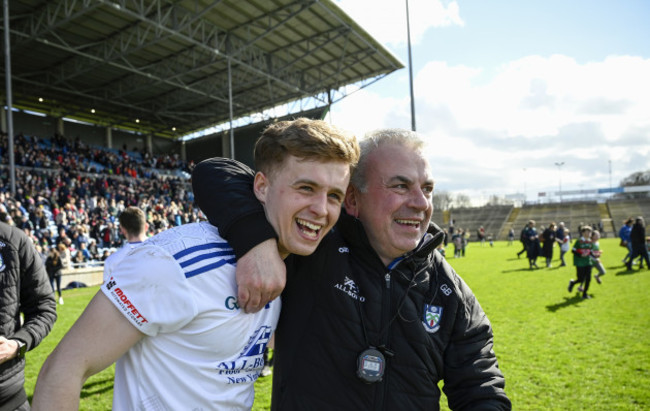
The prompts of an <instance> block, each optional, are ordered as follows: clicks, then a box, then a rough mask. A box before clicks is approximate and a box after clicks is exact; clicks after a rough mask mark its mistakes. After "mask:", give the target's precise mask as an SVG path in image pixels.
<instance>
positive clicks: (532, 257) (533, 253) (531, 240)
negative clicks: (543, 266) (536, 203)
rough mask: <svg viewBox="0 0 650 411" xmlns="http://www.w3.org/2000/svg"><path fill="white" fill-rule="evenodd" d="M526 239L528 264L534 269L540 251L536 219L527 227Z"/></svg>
mask: <svg viewBox="0 0 650 411" xmlns="http://www.w3.org/2000/svg"><path fill="white" fill-rule="evenodd" d="M524 235H525V241H526V257H528V266H529V267H530V269H531V270H532V269H533V268H538V267H537V257H538V256H539V252H540V245H539V234H537V228H535V221H534V220H530V221H529V222H528V226H527V227H526V232H525V233H524Z"/></svg>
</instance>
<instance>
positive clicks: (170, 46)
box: [2, 0, 403, 138]
mask: <svg viewBox="0 0 650 411" xmlns="http://www.w3.org/2000/svg"><path fill="white" fill-rule="evenodd" d="M9 14H10V16H11V17H10V20H9V21H10V30H9V31H10V33H11V36H10V40H11V61H12V68H11V72H12V73H11V74H12V79H13V81H12V88H13V103H14V106H16V107H19V108H23V109H27V110H34V111H40V112H45V113H48V114H50V115H53V116H55V117H70V118H75V119H78V120H85V121H89V122H92V123H97V124H103V125H106V126H112V127H117V128H125V129H131V130H138V131H142V132H148V133H150V132H153V133H155V134H156V135H159V136H165V137H170V138H176V137H180V136H182V135H185V134H188V133H190V132H194V131H197V130H200V129H203V128H206V127H209V126H211V125H214V124H219V123H223V122H228V121H229V119H230V107H229V94H230V87H232V91H231V93H232V113H233V119H237V118H241V117H246V116H249V115H252V114H254V113H258V112H261V111H263V110H266V109H270V108H272V107H275V106H278V105H281V104H285V103H291V102H296V101H300V100H302V99H314V100H315V104H316V105H317V106H319V105H322V106H325V105H328V104H330V103H333V102H335V101H338V100H340V99H341V98H343V97H344V96H345V86H349V85H355V86H359V87H364V86H366V85H368V84H370V83H372V82H374V81H377V80H378V79H380V78H382V77H384V76H386V75H387V74H389V73H391V72H393V71H395V70H397V69H400V68H402V67H403V64H402V63H401V62H400V61H399V60H398V59H397V58H396V57H394V56H393V55H392V54H391V53H390V52H389V51H387V50H386V49H385V48H384V47H383V46H382V45H381V44H379V43H378V42H377V41H375V40H374V39H373V38H372V37H371V36H370V35H368V34H367V33H366V32H365V31H364V30H363V29H362V28H361V27H359V26H358V25H357V24H356V23H355V22H354V21H353V20H352V19H351V18H350V17H348V16H347V15H346V14H345V13H344V12H343V11H342V10H341V9H340V8H338V6H336V5H335V4H334V3H333V2H332V1H331V0H293V1H292V0H223V1H219V0H152V1H145V0H11V2H10V9H9ZM3 31H4V29H3ZM229 63H230V67H231V76H230V77H229ZM2 74H3V77H4V74H5V70H4V65H3V66H2ZM229 79H231V80H230V82H229ZM229 83H230V84H231V86H229ZM39 98H40V99H42V101H39ZM91 109H94V110H95V112H94V113H91ZM136 119H137V120H138V121H139V122H136ZM173 128H175V130H174V129H173Z"/></svg>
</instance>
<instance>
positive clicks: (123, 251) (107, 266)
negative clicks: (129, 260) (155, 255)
mask: <svg viewBox="0 0 650 411" xmlns="http://www.w3.org/2000/svg"><path fill="white" fill-rule="evenodd" d="M143 243H144V241H136V242H134V243H126V244H124V245H123V246H122V247H121V248H118V249H117V251H115V252H114V253H113V254H111V255H109V256H108V258H107V259H106V261H104V275H103V276H102V283H105V282H106V279H108V278H110V276H111V275H112V273H113V270H114V269H115V266H116V265H117V264H118V263H119V262H120V261H122V259H123V258H124V257H125V256H126V255H127V254H129V251H131V250H133V249H134V248H136V247H140V246H141V245H142V244H143Z"/></svg>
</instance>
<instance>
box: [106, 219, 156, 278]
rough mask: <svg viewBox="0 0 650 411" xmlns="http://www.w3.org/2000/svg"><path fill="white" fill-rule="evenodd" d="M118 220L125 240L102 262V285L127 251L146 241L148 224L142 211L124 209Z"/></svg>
mask: <svg viewBox="0 0 650 411" xmlns="http://www.w3.org/2000/svg"><path fill="white" fill-rule="evenodd" d="M118 220H119V222H120V232H121V233H122V235H123V236H124V238H125V239H126V244H124V245H123V246H122V247H121V248H120V249H119V250H117V251H115V252H114V253H113V254H111V255H110V256H109V257H108V258H107V259H106V261H104V280H103V281H102V283H105V282H106V281H107V279H108V278H110V276H111V273H112V272H113V269H114V268H115V266H116V265H117V264H118V263H119V262H120V261H122V259H123V258H124V257H125V256H126V255H127V254H128V253H129V251H131V250H133V249H134V248H135V247H139V246H140V244H142V243H143V242H144V241H145V240H146V239H147V230H148V229H149V224H147V218H146V216H145V215H144V211H142V210H140V209H139V208H138V207H133V206H130V207H127V208H125V209H124V211H122V212H121V213H120V217H119V218H118Z"/></svg>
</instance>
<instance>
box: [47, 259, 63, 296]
mask: <svg viewBox="0 0 650 411" xmlns="http://www.w3.org/2000/svg"><path fill="white" fill-rule="evenodd" d="M62 270H63V262H62V261H61V256H60V255H59V251H58V250H57V249H56V248H55V247H52V248H50V254H49V255H48V256H47V260H45V271H47V276H48V277H49V278H50V285H51V286H52V289H53V290H54V284H56V292H57V293H58V294H59V304H63V295H62V294H61V274H62Z"/></svg>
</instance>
